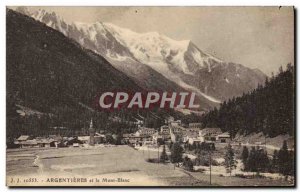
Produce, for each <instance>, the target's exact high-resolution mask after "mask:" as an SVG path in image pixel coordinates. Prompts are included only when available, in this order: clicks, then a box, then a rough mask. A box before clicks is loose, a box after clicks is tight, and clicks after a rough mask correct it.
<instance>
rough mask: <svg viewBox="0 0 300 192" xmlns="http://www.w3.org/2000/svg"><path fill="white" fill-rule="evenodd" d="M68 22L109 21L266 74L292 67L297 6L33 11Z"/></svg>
mask: <svg viewBox="0 0 300 192" xmlns="http://www.w3.org/2000/svg"><path fill="white" fill-rule="evenodd" d="M30 9H31V10H37V9H45V10H47V11H54V12H56V13H57V14H58V15H60V16H61V17H63V18H64V20H65V21H67V22H74V21H76V22H83V23H94V22H97V21H101V22H108V23H113V24H115V25H118V26H120V27H124V28H129V29H131V30H133V31H136V32H151V31H156V32H159V33H161V34H164V35H166V36H169V37H171V38H172V39H175V40H191V41H192V42H193V43H194V44H196V45H197V46H198V48H200V49H201V50H202V51H204V52H206V53H209V54H211V55H213V56H215V57H217V58H220V59H222V60H224V61H226V62H233V63H239V64H242V65H244V66H247V67H249V68H258V69H260V70H261V71H263V72H264V73H266V74H267V75H270V74H271V73H272V72H274V73H276V72H278V68H279V67H280V66H286V64H287V63H292V64H294V12H293V7H30Z"/></svg>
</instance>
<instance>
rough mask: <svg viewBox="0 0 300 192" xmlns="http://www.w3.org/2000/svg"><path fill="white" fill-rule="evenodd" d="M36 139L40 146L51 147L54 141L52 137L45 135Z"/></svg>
mask: <svg viewBox="0 0 300 192" xmlns="http://www.w3.org/2000/svg"><path fill="white" fill-rule="evenodd" d="M35 140H36V142H37V145H38V146H39V147H51V145H50V143H51V142H52V141H53V140H52V139H49V138H44V137H36V138H35Z"/></svg>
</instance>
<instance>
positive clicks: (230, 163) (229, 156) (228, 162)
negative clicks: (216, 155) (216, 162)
mask: <svg viewBox="0 0 300 192" xmlns="http://www.w3.org/2000/svg"><path fill="white" fill-rule="evenodd" d="M226 149H227V151H226V154H225V157H224V159H225V164H224V165H225V168H226V171H227V173H229V174H230V176H231V172H232V170H233V169H235V168H236V163H237V161H236V160H235V159H234V151H233V149H232V146H231V145H230V144H228V146H227V147H226Z"/></svg>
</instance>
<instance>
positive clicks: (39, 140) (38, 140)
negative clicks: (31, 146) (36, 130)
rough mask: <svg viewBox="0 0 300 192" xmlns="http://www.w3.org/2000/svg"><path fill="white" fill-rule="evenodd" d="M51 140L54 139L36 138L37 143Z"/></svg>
mask: <svg viewBox="0 0 300 192" xmlns="http://www.w3.org/2000/svg"><path fill="white" fill-rule="evenodd" d="M52 141H54V140H53V139H46V138H42V139H36V142H37V143H51V142H52Z"/></svg>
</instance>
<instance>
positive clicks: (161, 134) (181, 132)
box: [14, 117, 231, 148]
mask: <svg viewBox="0 0 300 192" xmlns="http://www.w3.org/2000/svg"><path fill="white" fill-rule="evenodd" d="M112 137H113V139H115V135H112ZM230 140H231V138H230V134H229V133H228V132H222V131H221V129H220V128H203V127H202V124H201V123H189V124H188V126H187V127H186V125H185V127H183V125H182V123H181V121H180V120H175V119H174V118H173V117H170V118H169V119H168V120H167V121H166V125H163V126H161V127H160V129H159V130H156V129H154V128H148V127H143V126H142V125H139V126H138V130H137V131H136V132H134V133H127V134H123V135H122V138H121V144H127V145H131V146H133V147H141V146H157V145H162V144H168V143H171V142H172V143H176V142H178V143H182V144H190V145H195V144H201V143H203V142H205V143H229V142H230ZM14 144H15V146H18V147H19V148H41V147H45V148H48V147H56V148H59V147H88V146H89V147H90V146H97V145H100V144H113V143H111V142H110V139H109V138H106V135H105V134H100V133H98V132H96V131H95V129H94V128H93V121H92V120H91V122H90V126H89V128H88V130H87V131H86V134H85V135H76V136H72V137H64V136H61V135H49V136H48V137H33V136H30V135H21V136H20V137H18V138H16V139H15V141H14Z"/></svg>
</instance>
